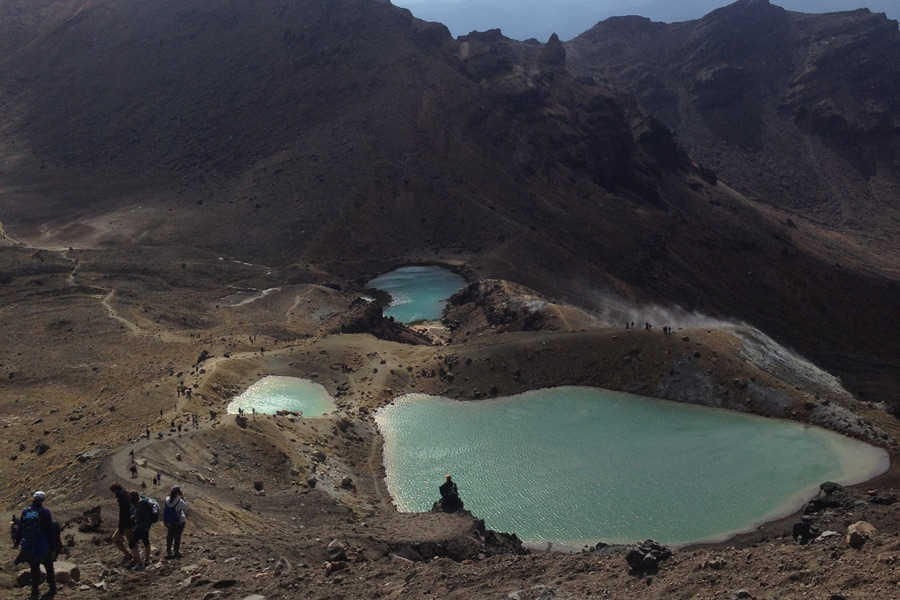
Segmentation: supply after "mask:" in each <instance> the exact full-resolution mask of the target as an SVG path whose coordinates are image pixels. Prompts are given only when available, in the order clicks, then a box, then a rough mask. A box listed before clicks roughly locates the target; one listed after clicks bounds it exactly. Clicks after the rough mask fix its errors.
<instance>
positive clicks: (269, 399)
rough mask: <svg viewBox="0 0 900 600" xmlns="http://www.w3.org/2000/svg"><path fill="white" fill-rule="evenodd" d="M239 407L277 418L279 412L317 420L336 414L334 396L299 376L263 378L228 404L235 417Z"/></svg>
mask: <svg viewBox="0 0 900 600" xmlns="http://www.w3.org/2000/svg"><path fill="white" fill-rule="evenodd" d="M239 408H243V409H244V412H246V413H250V412H252V410H253V409H254V408H255V409H256V412H258V413H262V414H266V415H274V414H275V413H276V412H278V411H279V410H290V411H300V412H302V413H303V416H304V417H317V416H320V415H324V414H327V413H330V412H332V411H334V409H335V404H334V399H333V398H332V397H331V394H329V393H328V390H326V389H325V388H324V387H322V385H320V384H318V383H316V382H315V381H312V380H310V379H300V378H298V377H281V376H269V377H263V378H262V379H260V380H259V381H257V382H256V383H254V384H253V385H251V386H250V387H248V388H247V390H246V391H245V392H244V393H243V394H241V395H240V396H236V397H235V398H234V400H232V401H231V403H230V404H229V405H228V408H227V411H228V414H232V415H236V414H237V412H238V409H239Z"/></svg>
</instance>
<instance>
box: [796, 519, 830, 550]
mask: <svg viewBox="0 0 900 600" xmlns="http://www.w3.org/2000/svg"><path fill="white" fill-rule="evenodd" d="M813 522H814V519H813V517H811V516H810V515H803V516H802V517H801V518H800V521H799V522H797V523H794V526H793V527H792V528H791V537H793V538H794V542H796V543H798V544H800V545H801V546H803V545H806V544H808V543H810V542H811V541H813V540H815V539H816V538H818V537H819V535H821V533H822V532H821V531H819V528H818V527H816V526H815V525H813Z"/></svg>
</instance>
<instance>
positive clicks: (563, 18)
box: [392, 0, 900, 42]
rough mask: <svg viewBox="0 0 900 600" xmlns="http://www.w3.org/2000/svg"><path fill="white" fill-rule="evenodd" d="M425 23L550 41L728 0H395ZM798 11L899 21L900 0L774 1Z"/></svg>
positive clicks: (676, 16) (699, 10)
mask: <svg viewBox="0 0 900 600" xmlns="http://www.w3.org/2000/svg"><path fill="white" fill-rule="evenodd" d="M392 2H393V4H395V5H397V6H402V7H404V8H408V9H410V10H411V11H412V13H413V14H414V15H415V16H417V17H419V18H420V19H424V20H426V21H438V22H440V23H443V24H444V25H446V26H447V27H449V28H450V32H451V33H452V34H453V35H454V36H460V35H465V34H467V33H470V32H472V31H485V30H488V29H496V28H500V29H501V30H503V34H504V35H506V36H507V37H510V38H513V39H519V40H524V39H527V38H532V37H533V38H537V39H538V40H540V41H542V42H543V41H546V40H547V38H549V37H550V34H551V33H554V32H555V33H556V34H557V35H559V37H560V39H562V40H570V39H572V38H573V37H575V36H577V35H578V34H580V33H584V32H585V31H587V30H588V29H590V28H591V27H593V26H594V25H595V24H596V23H597V22H598V21H602V20H603V19H606V18H608V17H612V16H620V15H641V16H644V17H649V18H650V19H652V20H654V21H664V22H666V23H672V22H677V21H688V20H691V19H698V18H700V17H702V16H703V15H705V14H706V13H708V12H710V11H712V10H715V9H716V8H719V7H721V6H725V5H727V4H730V3H731V2H730V1H729V0H392ZM772 4H777V5H779V6H783V7H784V8H786V9H788V10H792V11H797V12H807V13H822V12H833V11H841V10H854V9H857V8H863V7H865V8H868V9H870V10H871V11H872V12H883V13H886V14H887V16H888V18H891V19H900V0H774V1H773V2H772Z"/></svg>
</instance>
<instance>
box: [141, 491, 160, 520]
mask: <svg viewBox="0 0 900 600" xmlns="http://www.w3.org/2000/svg"><path fill="white" fill-rule="evenodd" d="M142 501H146V502H147V504H148V505H149V506H150V523H151V524H153V523H156V522H158V521H159V504H158V503H157V502H156V500H154V499H153V498H148V497H146V496H145V497H144V498H143V500H142Z"/></svg>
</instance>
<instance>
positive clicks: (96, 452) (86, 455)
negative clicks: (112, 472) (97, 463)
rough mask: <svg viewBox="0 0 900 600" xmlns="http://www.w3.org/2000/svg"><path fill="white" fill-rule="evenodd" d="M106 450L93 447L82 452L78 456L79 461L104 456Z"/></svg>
mask: <svg viewBox="0 0 900 600" xmlns="http://www.w3.org/2000/svg"><path fill="white" fill-rule="evenodd" d="M104 452H106V449H105V448H91V449H90V450H88V451H86V452H82V453H81V454H79V455H78V456H76V458H77V459H78V462H80V463H85V462H87V461H89V460H91V459H93V458H97V457H98V456H102V455H103V453H104Z"/></svg>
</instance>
